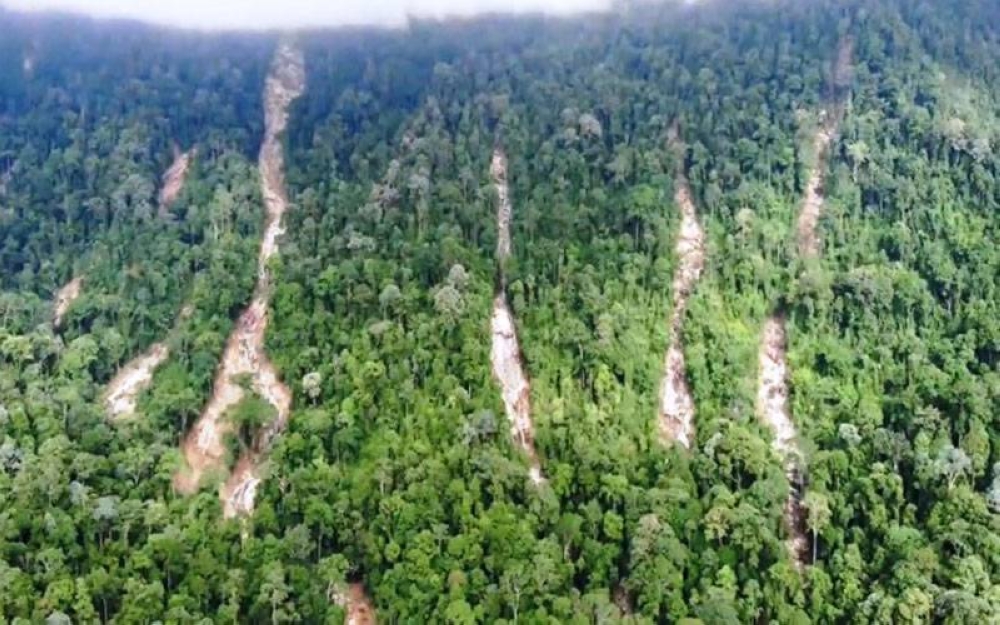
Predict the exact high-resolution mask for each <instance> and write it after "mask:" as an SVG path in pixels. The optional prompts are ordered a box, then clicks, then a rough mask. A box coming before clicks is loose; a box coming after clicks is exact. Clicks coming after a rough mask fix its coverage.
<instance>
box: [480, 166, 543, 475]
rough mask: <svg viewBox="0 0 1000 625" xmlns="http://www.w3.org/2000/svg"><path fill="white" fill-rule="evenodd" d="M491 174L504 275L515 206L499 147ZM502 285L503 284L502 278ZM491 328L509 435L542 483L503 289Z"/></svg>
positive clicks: (517, 348)
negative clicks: (495, 195)
mask: <svg viewBox="0 0 1000 625" xmlns="http://www.w3.org/2000/svg"><path fill="white" fill-rule="evenodd" d="M490 174H491V175H492V177H493V185H494V187H495V188H496V192H497V197H498V198H499V203H498V205H497V232H498V238H497V251H496V255H497V262H498V263H499V264H500V267H501V268H500V271H501V276H502V272H503V264H504V263H505V262H506V261H507V260H508V259H509V258H510V254H511V238H510V219H511V214H512V213H513V206H512V205H511V200H510V189H509V187H508V186H507V157H506V155H505V154H504V153H503V151H502V150H501V149H499V148H497V149H496V150H494V152H493V160H492V163H491V165H490ZM501 282H503V280H502V279H501ZM491 328H492V334H493V342H492V349H491V351H490V361H491V363H492V365H493V375H494V376H495V377H496V379H497V383H498V384H499V385H500V390H501V394H502V395H503V403H504V408H505V410H506V412H507V419H508V421H510V434H511V437H512V438H513V439H514V441H515V442H516V443H517V444H518V445H519V446H520V447H521V449H522V450H524V453H525V454H527V456H528V458H529V461H530V464H531V468H530V469H529V475H530V476H531V481H532V482H534V483H535V484H541V483H542V482H543V481H544V479H545V478H544V477H542V467H541V463H540V461H539V459H538V453H537V452H536V451H535V428H534V424H533V423H532V421H531V384H530V382H529V381H528V376H527V374H526V373H525V371H524V363H523V359H522V357H521V347H520V344H519V343H518V341H517V329H516V327H515V326H514V317H513V315H511V312H510V307H509V306H508V305H507V295H506V294H505V293H504V291H503V288H501V289H500V292H499V293H498V294H497V296H496V299H494V301H493V317H492V320H491Z"/></svg>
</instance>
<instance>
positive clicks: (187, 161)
mask: <svg viewBox="0 0 1000 625" xmlns="http://www.w3.org/2000/svg"><path fill="white" fill-rule="evenodd" d="M194 155H195V151H194V150H190V151H188V152H181V151H180V150H179V149H178V148H177V147H176V146H174V162H173V164H171V165H170V168H169V169H167V171H166V172H165V173H164V174H163V182H162V185H161V187H160V198H159V199H160V209H159V216H160V217H161V218H164V219H165V218H168V217H170V205H171V204H173V203H174V202H175V201H176V200H177V196H178V195H180V192H181V189H183V188H184V179H185V177H186V176H187V173H188V169H189V168H190V167H191V161H192V160H193V159H194Z"/></svg>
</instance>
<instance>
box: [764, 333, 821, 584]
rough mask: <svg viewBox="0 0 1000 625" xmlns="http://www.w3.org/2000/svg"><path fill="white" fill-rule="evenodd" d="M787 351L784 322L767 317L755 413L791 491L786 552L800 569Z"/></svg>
mask: <svg viewBox="0 0 1000 625" xmlns="http://www.w3.org/2000/svg"><path fill="white" fill-rule="evenodd" d="M787 348H788V338H787V336H786V333H785V319H784V318H783V317H781V316H777V315H776V316H773V317H771V318H769V319H768V320H767V322H766V323H765V324H764V332H763V337H762V339H761V348H760V363H759V366H760V381H759V384H758V387H757V411H758V413H759V414H760V416H761V418H762V419H763V420H764V422H765V423H766V424H767V425H768V427H770V428H771V431H772V432H773V433H774V443H773V445H774V449H775V451H777V452H778V455H779V456H780V457H781V458H782V459H783V462H784V468H785V475H786V477H787V478H788V482H789V484H790V485H791V488H792V492H791V494H790V495H789V497H788V500H787V501H786V503H785V523H786V525H787V527H788V531H789V535H790V538H789V540H788V548H789V551H790V552H791V554H792V556H793V558H794V560H795V563H796V565H798V566H801V565H802V564H804V562H805V560H804V558H805V557H806V555H807V554H808V553H809V541H808V540H807V539H806V535H805V531H804V519H805V514H804V511H803V510H802V503H801V502H802V499H801V498H802V488H803V486H804V484H803V473H802V471H803V465H804V458H803V456H802V451H801V449H800V448H799V444H798V440H797V439H798V432H797V431H796V429H795V424H794V423H792V417H791V412H790V410H789V407H788V364H787V360H786V352H787Z"/></svg>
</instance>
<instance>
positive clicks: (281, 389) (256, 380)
mask: <svg viewBox="0 0 1000 625" xmlns="http://www.w3.org/2000/svg"><path fill="white" fill-rule="evenodd" d="M304 88H305V70H304V59H303V57H302V53H301V52H300V51H298V50H297V49H295V48H293V47H291V46H289V45H285V44H283V45H281V46H280V47H279V49H278V51H277V53H276V55H275V59H274V62H273V65H272V69H271V75H270V76H269V77H268V78H267V84H266V87H265V90H264V107H265V131H264V140H263V144H262V145H261V150H260V159H259V173H260V179H261V190H262V192H263V196H264V202H265V205H266V212H267V218H266V225H265V229H264V236H263V240H262V241H261V246H260V254H259V258H258V277H257V286H256V288H255V290H254V295H253V300H252V302H251V304H250V306H249V307H247V309H246V310H245V311H244V312H243V314H242V315H240V317H239V320H238V321H237V323H236V328H235V330H234V331H233V333H232V335H231V336H230V337H229V340H228V342H227V344H226V349H225V352H224V353H223V356H222V363H221V365H220V367H219V370H218V372H217V374H216V378H215V384H214V389H213V392H212V397H211V399H210V400H209V403H208V405H207V406H206V407H205V409H204V411H203V412H202V415H201V417H200V418H199V420H198V422H197V423H196V424H195V426H194V428H192V430H191V432H190V433H189V434H188V436H187V438H186V439H185V441H184V444H183V452H184V457H185V460H186V461H187V468H186V470H182V471H181V472H179V473H178V474H177V475H176V476H175V479H174V484H175V487H176V488H177V490H179V491H180V492H182V493H191V492H193V491H194V490H195V489H196V488H197V487H198V484H199V483H200V481H201V478H202V477H203V476H204V474H205V473H206V472H207V471H210V470H214V469H219V468H221V463H222V461H223V459H224V456H225V446H224V438H225V435H226V434H227V433H229V432H230V431H231V430H232V427H231V424H229V423H227V422H226V420H225V418H224V417H225V413H226V411H227V410H229V409H230V408H232V407H233V406H235V405H236V404H237V403H239V402H240V400H241V399H242V398H243V397H244V394H245V392H244V390H243V388H242V387H241V386H240V385H239V383H238V381H237V379H236V378H237V377H238V376H241V375H249V376H250V379H251V383H252V386H253V390H254V391H255V392H257V393H258V394H260V396H261V397H263V398H264V399H265V400H266V401H267V402H268V403H270V404H271V405H272V406H273V407H274V408H275V410H276V411H277V417H276V419H275V421H274V422H273V423H271V424H269V425H268V426H267V427H266V428H265V429H264V431H263V432H261V433H260V434H258V436H257V440H256V441H254V443H253V445H252V448H251V449H249V450H247V451H246V452H245V453H244V455H243V457H241V458H240V460H239V461H238V462H237V465H236V469H235V470H234V471H233V473H232V475H231V476H230V478H229V479H228V480H227V482H226V483H225V485H224V486H223V487H222V490H221V493H220V496H221V497H222V499H223V505H224V509H225V514H226V516H233V515H235V514H237V513H238V512H243V511H249V510H251V509H252V507H253V497H254V494H255V490H256V485H257V483H258V482H259V478H258V477H257V476H256V473H255V472H256V469H257V466H256V457H257V454H258V453H260V452H262V451H264V450H266V448H267V445H268V443H269V442H270V440H271V439H272V438H273V437H274V435H276V434H277V433H278V432H280V431H281V430H283V429H284V427H285V424H286V423H287V421H288V415H289V412H290V410H291V403H292V395H291V390H290V389H289V388H288V387H287V386H285V385H284V384H282V383H281V381H280V379H279V376H278V373H277V371H276V369H275V368H274V365H273V364H271V362H270V361H269V360H268V358H267V355H266V354H265V353H264V335H265V332H266V331H267V323H268V302H269V297H270V272H269V270H268V267H267V264H268V261H269V260H270V259H271V257H272V256H273V255H274V254H275V253H276V252H277V251H278V243H277V240H278V237H279V236H280V235H281V234H282V233H283V232H284V227H283V225H282V216H283V215H284V213H285V210H286V209H287V207H288V199H287V196H286V193H285V183H284V153H283V148H282V145H281V139H280V138H281V134H282V133H283V132H284V130H285V127H286V125H287V123H288V107H289V105H290V104H291V103H292V102H293V101H294V100H295V99H296V98H297V97H298V96H299V95H300V94H301V93H302V92H303V90H304Z"/></svg>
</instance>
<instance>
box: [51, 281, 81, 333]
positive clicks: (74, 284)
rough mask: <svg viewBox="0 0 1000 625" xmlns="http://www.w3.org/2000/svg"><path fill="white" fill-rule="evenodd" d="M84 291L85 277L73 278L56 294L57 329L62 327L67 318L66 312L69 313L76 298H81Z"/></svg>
mask: <svg viewBox="0 0 1000 625" xmlns="http://www.w3.org/2000/svg"><path fill="white" fill-rule="evenodd" d="M82 291H83V276H77V277H75V278H73V279H72V280H70V281H69V282H67V283H66V284H65V285H63V287H62V288H60V289H59V291H58V292H57V293H56V304H55V327H57V328H58V327H59V326H61V325H62V322H63V317H65V316H66V312H67V311H69V307H70V306H72V305H73V302H74V301H76V298H78V297H80V293H81V292H82Z"/></svg>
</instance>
